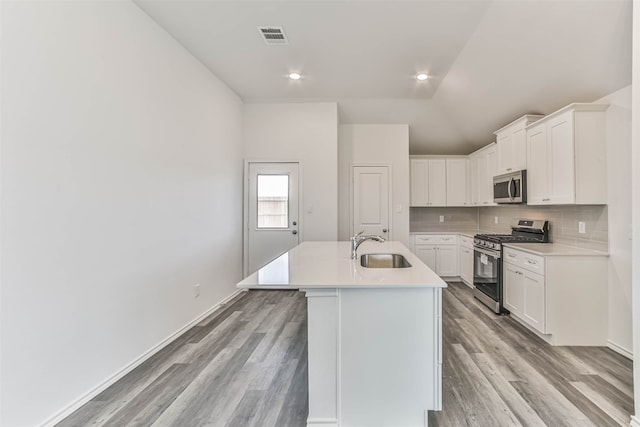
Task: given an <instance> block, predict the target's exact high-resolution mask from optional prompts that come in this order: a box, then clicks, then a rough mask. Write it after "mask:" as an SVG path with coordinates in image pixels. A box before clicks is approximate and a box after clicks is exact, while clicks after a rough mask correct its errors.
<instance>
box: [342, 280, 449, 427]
mask: <svg viewBox="0 0 640 427" xmlns="http://www.w3.org/2000/svg"><path fill="white" fill-rule="evenodd" d="M440 298H441V291H440V289H434V288H420V289H411V288H385V289H341V290H340V296H339V301H340V302H339V310H340V315H339V319H340V320H339V346H338V351H339V365H340V366H339V373H340V375H339V399H340V405H339V407H340V414H339V419H340V425H341V426H365V425H366V426H371V427H374V426H389V425H396V426H420V427H422V426H425V425H426V419H425V418H426V411H427V410H432V409H439V408H440V393H441V365H440V359H441V356H440V355H441V351H440V348H441V339H440V334H441V325H440V321H441V320H440V319H441V317H440V316H441V313H440V307H441V304H440Z"/></svg>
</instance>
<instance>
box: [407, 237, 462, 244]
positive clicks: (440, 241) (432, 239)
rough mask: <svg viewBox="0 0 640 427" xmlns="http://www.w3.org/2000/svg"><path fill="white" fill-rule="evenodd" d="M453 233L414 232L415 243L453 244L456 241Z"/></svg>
mask: <svg viewBox="0 0 640 427" xmlns="http://www.w3.org/2000/svg"><path fill="white" fill-rule="evenodd" d="M457 237H458V236H457V235H455V234H416V235H415V236H414V238H415V243H416V245H436V244H437V245H455V244H456V243H458V241H457Z"/></svg>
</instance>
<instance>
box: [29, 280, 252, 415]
mask: <svg viewBox="0 0 640 427" xmlns="http://www.w3.org/2000/svg"><path fill="white" fill-rule="evenodd" d="M245 291H246V289H238V290H236V291H235V292H234V293H232V294H231V295H229V296H228V297H226V298H225V299H223V300H222V301H220V302H219V303H217V304H216V305H214V306H213V307H211V308H209V309H208V310H207V311H205V312H204V313H202V314H201V315H199V316H198V317H196V318H195V319H193V320H192V321H190V322H189V323H187V324H186V325H184V326H183V327H182V328H180V329H178V330H177V331H175V332H174V333H173V334H171V335H169V336H168V337H167V338H165V339H164V340H162V341H160V342H159V343H158V344H156V345H154V346H153V347H151V348H150V349H149V350H147V351H146V352H144V353H143V354H142V355H140V356H138V357H137V358H136V359H134V360H133V361H132V362H130V363H129V364H127V365H126V366H124V367H123V368H122V369H120V370H119V371H118V372H116V373H115V374H113V375H111V376H110V377H109V378H107V379H106V380H104V381H103V382H101V383H100V384H98V385H97V386H95V387H94V388H92V389H91V390H89V391H88V392H87V393H85V394H83V395H82V396H80V397H79V398H77V399H76V400H74V401H73V402H71V403H70V404H69V405H67V406H66V407H65V408H64V409H62V410H60V411H59V412H57V413H56V414H55V415H53V416H52V417H51V418H49V419H48V420H47V421H45V422H44V423H42V424H41V427H52V426H54V425H56V424H57V423H59V422H60V421H62V420H64V419H65V418H66V417H68V416H69V415H71V414H72V413H73V412H75V411H76V410H77V409H78V408H80V407H81V406H82V405H84V404H85V403H87V402H89V401H90V400H91V399H93V398H94V397H96V396H97V395H98V394H100V393H102V392H103V391H104V390H106V389H107V388H108V387H110V386H111V385H113V384H114V383H115V382H116V381H118V380H119V379H121V378H122V377H124V376H125V375H127V374H128V373H129V372H131V371H133V370H134V369H135V368H137V367H138V366H140V365H141V364H142V363H143V362H145V361H146V360H147V359H149V358H150V357H151V356H153V355H154V354H156V353H157V352H159V351H160V350H162V349H163V348H164V347H166V346H167V345H169V344H170V343H171V342H172V341H173V340H175V339H176V338H178V337H179V336H180V335H182V334H183V333H185V332H186V331H187V330H188V329H189V328H191V327H193V326H195V325H197V324H198V323H200V322H201V321H202V320H204V319H205V318H206V317H207V316H210V315H211V314H212V313H214V312H215V311H217V310H218V309H220V308H222V307H224V306H225V305H226V304H227V303H228V302H229V301H231V300H233V299H234V298H235V297H236V296H238V295H239V294H240V293H242V292H245Z"/></svg>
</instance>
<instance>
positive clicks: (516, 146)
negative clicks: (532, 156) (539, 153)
mask: <svg viewBox="0 0 640 427" xmlns="http://www.w3.org/2000/svg"><path fill="white" fill-rule="evenodd" d="M542 117H544V116H539V115H532V114H529V115H525V116H522V117H520V118H519V119H518V120H516V121H514V122H512V123H509V124H508V125H506V126H505V127H503V128H501V129H498V130H497V131H495V132H494V134H495V136H496V146H497V147H496V148H497V167H496V174H497V175H501V174H504V173H509V172H513V171H519V170H523V169H526V168H527V136H526V132H525V127H527V126H528V125H530V124H531V123H534V122H536V121H538V120H540V119H541V118H542Z"/></svg>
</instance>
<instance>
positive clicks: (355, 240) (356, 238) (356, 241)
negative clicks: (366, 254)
mask: <svg viewBox="0 0 640 427" xmlns="http://www.w3.org/2000/svg"><path fill="white" fill-rule="evenodd" d="M362 233H364V230H363V231H361V232H359V233H357V234H354V235H353V236H351V259H357V258H358V254H357V252H356V251H357V250H358V247H359V246H360V245H361V244H363V243H364V242H366V241H367V240H375V241H376V242H380V243H382V242H384V237H381V236H363V235H362Z"/></svg>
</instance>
